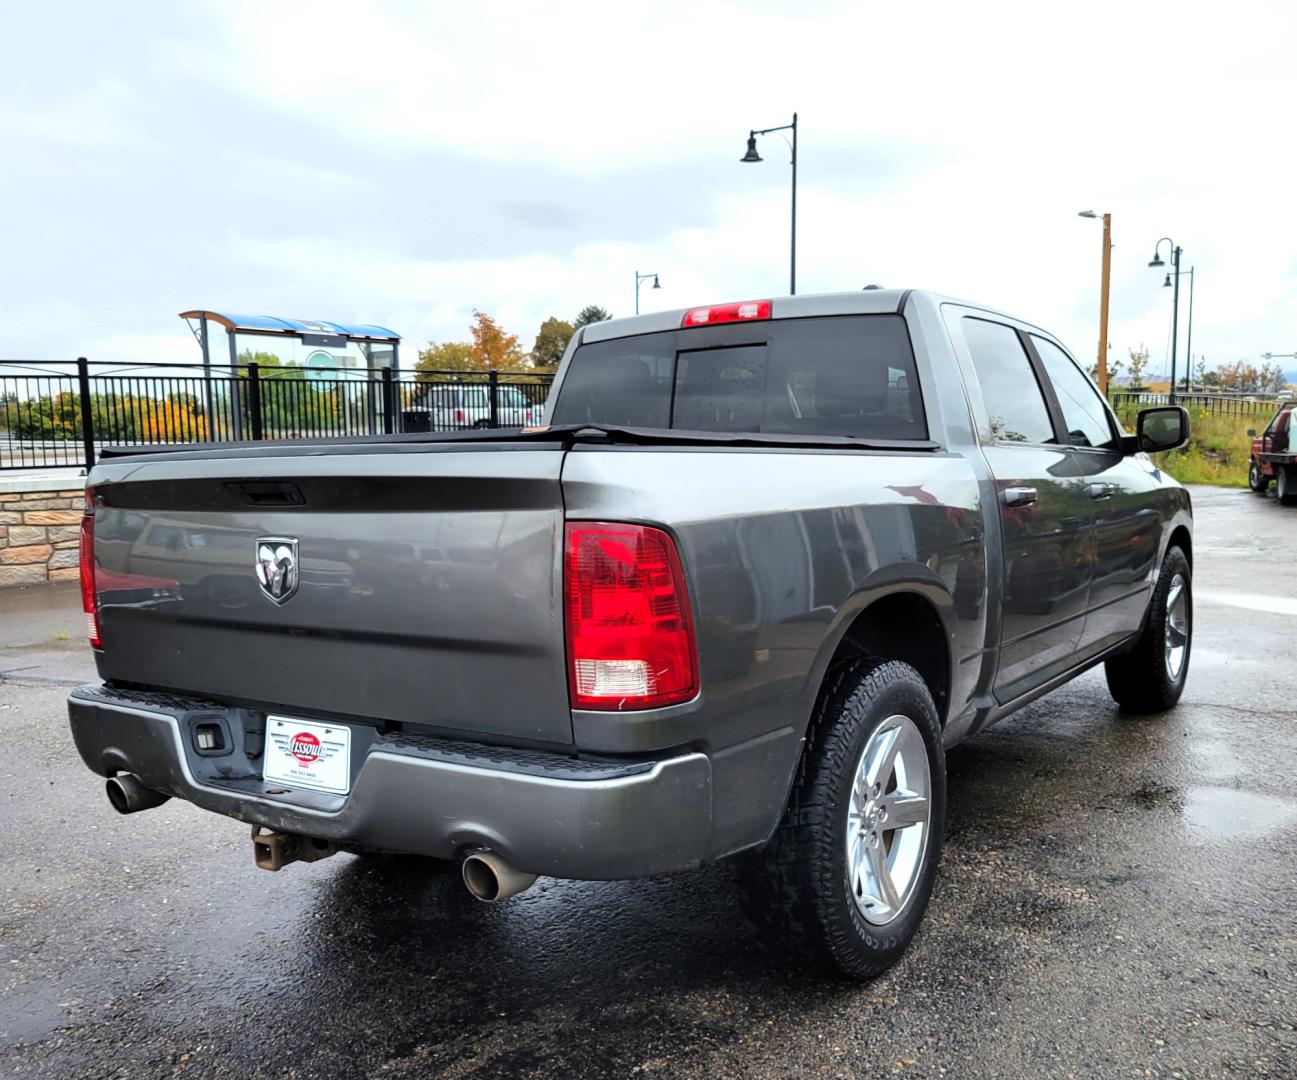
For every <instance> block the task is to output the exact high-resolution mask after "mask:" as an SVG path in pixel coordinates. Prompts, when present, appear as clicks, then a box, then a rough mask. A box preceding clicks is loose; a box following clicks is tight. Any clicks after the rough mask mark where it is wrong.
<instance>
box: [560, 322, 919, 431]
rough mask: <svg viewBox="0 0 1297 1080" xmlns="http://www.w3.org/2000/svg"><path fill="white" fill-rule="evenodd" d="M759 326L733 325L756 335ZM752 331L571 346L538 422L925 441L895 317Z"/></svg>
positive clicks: (906, 342)
mask: <svg viewBox="0 0 1297 1080" xmlns="http://www.w3.org/2000/svg"><path fill="white" fill-rule="evenodd" d="M760 325H761V324H754V325H752V326H748V327H745V328H744V330H745V331H754V332H756V335H755V336H756V337H757V338H760V337H761V336H762V331H761V329H760ZM764 327H765V329H764V340H753V339H752V338H749V340H748V341H746V342H742V343H738V344H719V345H712V346H710V347H708V341H707V338H706V337H704V336H703V335H705V334H708V333H710V331H699V330H682V331H673V332H668V333H664V334H648V335H644V336H642V337H636V338H624V339H620V340H617V341H605V342H597V343H595V344H592V345H583V346H581V347H580V348H579V349H578V350H577V351H576V353H575V354H574V355H573V357H572V362H571V364H570V366H569V370H568V372H567V375H566V376H565V379H564V382H563V385H562V386H561V388H560V390H559V394H558V398H557V401H556V402H555V406H554V410H553V416H552V418H551V421H550V422H551V423H554V424H571V423H606V424H623V425H626V426H638V427H672V428H677V429H680V430H688V431H716V432H753V433H768V434H788V435H849V436H856V437H860V438H873V439H926V438H927V424H926V420H925V417H924V413H923V402H922V398H921V396H920V393H919V380H918V376H917V373H916V371H915V367H914V354H913V352H912V351H911V349H910V339H909V333H908V331H907V329H906V326H905V321H904V319H902V318H901V317H900V316H898V315H858V316H840V317H831V318H810V319H786V320H778V319H777V320H773V321H772V322H769V323H766V324H764ZM698 345H702V346H704V347H701V348H700V347H691V346H698Z"/></svg>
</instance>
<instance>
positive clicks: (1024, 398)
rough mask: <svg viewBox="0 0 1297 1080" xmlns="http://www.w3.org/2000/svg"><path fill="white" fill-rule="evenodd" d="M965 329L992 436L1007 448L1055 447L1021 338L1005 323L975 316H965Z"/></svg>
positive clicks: (1039, 392)
mask: <svg viewBox="0 0 1297 1080" xmlns="http://www.w3.org/2000/svg"><path fill="white" fill-rule="evenodd" d="M961 324H962V326H963V331H964V341H965V342H967V344H968V352H969V355H970V356H971V357H972V360H973V370H974V371H976V372H977V382H978V384H979V385H980V386H981V388H982V403H983V404H984V405H985V406H986V414H987V416H988V417H989V418H990V421H991V434H992V435H993V436H994V437H995V438H996V439H997V440H1001V441H1003V442H1020V443H1052V442H1054V441H1055V439H1054V425H1053V423H1052V422H1051V421H1050V419H1049V409H1048V407H1047V406H1046V405H1045V395H1044V394H1043V393H1041V389H1040V384H1039V383H1038V382H1037V381H1036V372H1035V369H1034V368H1033V367H1032V365H1031V360H1030V359H1029V358H1028V356H1027V350H1026V349H1024V348H1023V347H1022V341H1021V339H1020V338H1019V337H1018V332H1017V331H1016V330H1014V329H1013V327H1011V326H1005V325H1004V323H996V322H988V321H987V320H985V319H975V318H973V317H971V316H965V317H964V318H963V319H962V320H961Z"/></svg>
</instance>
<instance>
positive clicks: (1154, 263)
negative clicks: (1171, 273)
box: [1148, 251, 1166, 266]
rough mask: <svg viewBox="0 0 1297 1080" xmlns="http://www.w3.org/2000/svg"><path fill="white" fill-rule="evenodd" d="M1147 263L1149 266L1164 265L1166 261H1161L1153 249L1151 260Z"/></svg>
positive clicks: (1160, 257)
mask: <svg viewBox="0 0 1297 1080" xmlns="http://www.w3.org/2000/svg"><path fill="white" fill-rule="evenodd" d="M1148 265H1149V266H1165V265H1166V263H1164V262H1163V261H1162V256H1161V255H1159V254H1158V253H1157V252H1156V251H1154V252H1153V260H1152V262H1150V263H1149V264H1148Z"/></svg>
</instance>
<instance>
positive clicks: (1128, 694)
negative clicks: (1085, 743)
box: [1104, 547, 1193, 713]
mask: <svg viewBox="0 0 1297 1080" xmlns="http://www.w3.org/2000/svg"><path fill="white" fill-rule="evenodd" d="M1192 645H1193V590H1192V586H1191V578H1190V574H1189V560H1188V558H1187V557H1186V556H1185V553H1184V552H1183V551H1181V550H1180V549H1179V548H1178V547H1173V548H1171V549H1169V550H1168V551H1167V553H1166V558H1164V559H1163V560H1162V568H1161V570H1160V571H1159V572H1158V576H1157V583H1156V584H1155V585H1154V586H1153V596H1152V599H1151V600H1150V601H1149V612H1148V619H1147V620H1146V621H1145V623H1144V631H1143V633H1141V634H1140V635H1139V640H1138V641H1136V642H1135V645H1134V647H1133V648H1132V649H1131V650H1130V651H1129V652H1126V653H1123V654H1122V655H1120V656H1114V657H1113V658H1112V659H1111V660H1109V661H1108V662H1107V663H1106V664H1105V665H1104V667H1105V670H1106V672H1107V675H1108V691H1109V692H1110V693H1111V694H1112V697H1113V700H1114V701H1116V702H1117V704H1118V705H1120V706H1122V708H1124V709H1129V710H1130V711H1131V712H1138V713H1156V712H1163V711H1165V710H1166V709H1169V708H1171V707H1172V706H1173V705H1174V704H1175V703H1176V702H1177V701H1179V700H1180V695H1181V694H1183V693H1184V684H1185V680H1186V679H1187V678H1188V676H1189V650H1190V648H1191V646H1192Z"/></svg>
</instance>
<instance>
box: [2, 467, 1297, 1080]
mask: <svg viewBox="0 0 1297 1080" xmlns="http://www.w3.org/2000/svg"><path fill="white" fill-rule="evenodd" d="M1194 500H1195V509H1196V514H1197V534H1196V551H1195V562H1196V565H1195V579H1196V580H1195V586H1196V602H1197V607H1196V616H1197V620H1196V621H1197V627H1196V636H1195V642H1194V649H1193V655H1192V667H1191V671H1190V678H1189V684H1188V690H1187V692H1186V694H1185V697H1184V700H1183V702H1182V703H1181V705H1180V706H1179V707H1178V708H1177V709H1175V710H1174V711H1172V712H1170V713H1168V714H1166V715H1164V716H1160V717H1156V718H1153V719H1147V718H1145V719H1136V718H1130V717H1126V716H1123V715H1122V714H1120V713H1119V712H1118V710H1117V709H1116V708H1115V706H1114V705H1113V704H1112V702H1111V700H1110V698H1109V697H1108V695H1107V692H1106V688H1105V686H1104V683H1103V677H1102V673H1101V672H1092V673H1090V674H1088V675H1086V676H1084V677H1083V678H1081V679H1079V680H1077V681H1076V682H1074V683H1072V684H1071V685H1069V686H1067V687H1065V688H1064V689H1062V690H1061V691H1058V692H1056V693H1055V694H1053V695H1052V696H1050V697H1048V698H1046V699H1043V700H1042V701H1041V702H1039V703H1037V704H1036V705H1034V706H1032V707H1030V708H1029V709H1027V710H1025V711H1023V712H1021V713H1019V714H1018V715H1016V716H1014V717H1013V718H1011V719H1009V720H1007V721H1005V722H1004V723H1002V724H1001V725H999V726H998V727H996V728H994V729H992V730H991V731H990V732H987V733H985V734H983V735H981V736H978V737H976V738H975V739H973V740H971V741H970V742H968V743H966V744H965V745H963V746H961V747H959V748H956V749H955V750H953V751H951V752H950V754H949V773H950V805H949V823H948V830H947V841H946V852H945V857H944V862H943V865H942V870H941V874H940V876H939V879H938V882H937V887H936V891H935V894H934V896H933V899H932V903H931V906H930V907H929V910H928V916H927V920H926V923H925V926H924V928H923V929H922V931H921V932H920V934H919V937H918V938H917V940H916V941H915V944H914V946H913V948H912V949H911V950H910V952H909V953H908V954H907V956H906V958H905V959H904V960H903V961H902V963H901V964H900V965H899V966H898V967H897V968H895V969H894V970H893V971H892V972H890V973H888V974H887V975H885V976H884V977H882V978H880V979H878V980H876V981H875V982H873V983H870V984H866V985H854V984H849V983H843V982H838V981H834V980H828V979H824V978H822V977H818V976H815V975H813V974H810V973H807V972H805V971H802V970H799V969H797V968H796V967H792V966H789V965H788V963H787V962H785V961H782V960H778V959H774V958H772V957H771V956H769V955H767V953H765V952H764V951H763V950H762V949H761V948H760V946H759V943H758V941H757V940H756V937H755V934H754V932H753V931H752V930H750V929H749V928H748V926H747V925H746V924H745V922H744V920H743V918H742V916H741V914H740V912H739V907H738V903H737V900H736V896H735V891H734V888H733V886H732V881H731V872H730V870H729V868H728V867H727V866H724V865H721V866H715V867H710V868H707V869H704V870H701V871H698V872H695V873H690V874H685V875H680V876H677V877H672V878H660V879H654V880H647V881H632V882H620V883H611V884H594V883H582V882H569V881H555V880H549V879H542V880H541V881H540V882H538V883H537V885H536V886H535V887H534V888H533V889H532V890H531V891H530V892H528V893H525V894H523V895H522V896H520V897H518V898H516V899H514V900H512V901H510V902H507V903H504V904H499V905H494V906H487V905H482V904H479V903H477V902H475V901H474V900H472V899H471V898H470V897H469V896H468V895H467V893H466V892H465V891H464V889H463V887H462V885H461V884H460V883H459V881H458V878H457V876H456V875H455V874H454V873H453V872H447V871H445V870H442V869H437V868H436V867H435V866H434V867H428V866H427V865H422V864H420V863H418V862H403V861H400V860H395V861H393V862H392V863H390V864H382V865H378V864H373V863H370V862H367V861H365V860H361V859H356V858H353V857H352V856H350V855H338V856H336V857H334V858H332V859H327V860H324V861H322V862H319V863H315V864H310V865H295V866H292V867H290V868H288V869H286V870H284V871H282V872H280V873H278V874H268V873H265V872H263V871H259V870H256V869H255V868H254V867H253V864H252V853H251V850H250V848H251V845H250V841H249V838H248V835H247V830H246V827H245V826H242V825H240V824H238V823H237V822H234V821H231V820H227V819H224V818H221V817H217V816H214V815H210V814H207V813H204V812H202V811H199V810H196V809H194V808H193V807H191V806H188V805H187V804H184V803H181V802H178V801H176V800H172V801H171V802H169V803H167V804H165V805H164V806H162V807H160V808H158V809H156V810H152V811H149V812H147V813H143V814H137V815H133V816H131V817H119V816H118V815H117V814H115V813H113V812H112V811H111V810H110V809H109V807H108V805H107V803H106V801H105V800H104V798H103V795H102V790H101V782H100V781H98V780H97V779H96V778H95V777H94V776H92V775H91V774H90V773H89V772H87V771H86V769H85V768H84V766H83V765H82V764H81V762H80V759H79V758H78V757H77V755H76V752H75V750H74V749H73V746H72V743H71V740H70V737H69V735H68V731H67V722H66V718H65V711H64V704H63V700H64V697H65V695H66V692H67V689H68V686H69V685H72V684H75V683H77V682H80V681H84V680H86V679H88V678H90V677H91V676H92V675H93V666H92V665H91V664H90V662H89V659H88V657H87V655H86V653H85V650H84V649H83V648H82V647H81V645H80V635H81V632H82V631H81V625H80V621H81V620H80V617H79V614H78V610H77V608H78V598H77V595H76V592H75V589H72V590H68V589H62V588H59V589H46V590H43V591H39V592H37V591H31V592H13V591H9V592H3V593H0V748H2V749H3V755H0V807H3V811H2V814H3V817H2V818H0V840H2V841H3V842H2V844H0V1075H5V1076H8V1075H12V1076H24V1077H25V1076H32V1077H102V1076H129V1077H152V1076H173V1075H178V1076H232V1077H233V1076H239V1077H242V1076H276V1077H277V1076H296V1077H308V1076H321V1077H352V1076H364V1077H389V1076H391V1077H406V1076H425V1075H426V1076H433V1075H435V1076H445V1077H470V1076H471V1077H493V1076H620V1077H636V1076H639V1075H641V1074H658V1075H667V1076H708V1077H710V1076H757V1077H766V1076H770V1077H779V1076H794V1075H809V1076H820V1075H822V1076H850V1077H854V1076H942V1075H945V1076H954V1077H966V1076H997V1077H999V1076H1002V1077H1037V1076H1049V1077H1053V1076H1058V1077H1094V1076H1105V1077H1107V1076H1114V1077H1142V1076H1154V1077H1186V1078H1187V1077H1226V1076H1228V1077H1235V1076H1271V1077H1297V986H1295V985H1294V976H1297V910H1295V907H1297V783H1295V782H1294V779H1293V777H1294V773H1295V772H1297V737H1295V736H1297V670H1295V668H1297V665H1295V664H1294V663H1293V659H1292V657H1293V647H1292V643H1293V641H1294V627H1295V626H1297V618H1295V616H1297V573H1294V572H1293V569H1292V567H1293V565H1294V553H1295V552H1297V510H1283V509H1281V508H1280V507H1279V506H1278V505H1277V504H1276V502H1275V500H1274V498H1273V497H1270V498H1268V499H1266V500H1260V499H1257V498H1256V497H1255V496H1253V495H1251V494H1250V493H1248V492H1246V491H1225V490H1216V489H1205V488H1204V489H1195V491H1194ZM63 635H67V640H62V636H63Z"/></svg>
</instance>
